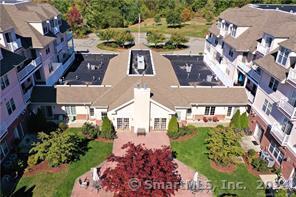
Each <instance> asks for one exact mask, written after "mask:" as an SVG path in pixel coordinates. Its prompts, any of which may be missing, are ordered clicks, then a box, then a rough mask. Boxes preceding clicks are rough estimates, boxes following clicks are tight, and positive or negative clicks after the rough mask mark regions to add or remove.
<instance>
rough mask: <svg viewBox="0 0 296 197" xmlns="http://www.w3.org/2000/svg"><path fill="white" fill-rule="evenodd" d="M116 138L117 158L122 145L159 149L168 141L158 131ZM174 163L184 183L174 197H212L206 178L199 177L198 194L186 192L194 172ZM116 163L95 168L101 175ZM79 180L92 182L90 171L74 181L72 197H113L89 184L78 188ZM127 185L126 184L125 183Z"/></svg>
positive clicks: (114, 148) (115, 152)
mask: <svg viewBox="0 0 296 197" xmlns="http://www.w3.org/2000/svg"><path fill="white" fill-rule="evenodd" d="M117 135H118V138H117V139H115V140H114V143H113V151H112V152H113V154H114V155H117V156H122V155H124V150H122V149H121V147H122V145H124V144H126V143H128V142H132V143H134V144H135V145H137V144H145V146H146V147H147V148H149V149H150V148H151V149H154V148H161V146H169V145H170V140H169V138H168V136H167V135H166V133H165V132H163V131H159V132H150V133H149V134H147V135H146V136H137V135H136V134H134V133H132V132H118V133H117ZM175 162H176V163H177V164H178V169H177V170H178V172H179V173H180V174H181V177H182V180H183V181H184V182H185V185H184V186H183V187H182V188H181V189H180V190H179V191H178V192H176V194H175V196H179V197H183V196H188V197H191V196H192V197H193V196H201V197H208V196H213V194H212V192H211V191H210V190H208V188H207V186H208V185H207V179H206V177H203V176H199V180H200V181H201V185H202V189H201V190H199V191H198V192H195V193H192V192H191V191H189V190H188V187H187V183H188V182H189V181H190V180H192V179H193V176H194V173H195V171H194V170H193V169H191V168H189V167H188V166H186V165H185V164H183V163H182V162H180V161H179V160H175ZM115 165H116V163H114V162H106V161H105V162H103V163H102V164H100V165H98V166H97V167H100V168H101V173H103V172H104V171H105V170H106V169H107V168H109V167H111V168H113V167H115ZM79 178H80V179H81V180H84V179H85V178H87V179H88V180H90V182H91V180H92V175H91V169H90V170H89V171H88V172H86V173H85V174H83V175H82V176H80V177H78V178H77V179H76V181H75V184H74V187H73V190H72V195H71V196H72V197H85V196H89V197H92V196H103V197H109V196H113V193H110V192H106V191H104V190H103V189H101V190H99V191H97V190H96V189H95V188H94V187H92V184H91V183H90V186H89V187H88V188H82V187H80V185H79V183H78V180H79ZM127 184H128V183H127Z"/></svg>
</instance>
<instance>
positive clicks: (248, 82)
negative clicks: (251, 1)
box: [204, 5, 296, 187]
mask: <svg viewBox="0 0 296 197" xmlns="http://www.w3.org/2000/svg"><path fill="white" fill-rule="evenodd" d="M295 12H296V7H295V6H287V7H285V6H278V7H277V6H266V5H247V6H244V7H242V8H230V9H227V10H226V11H224V12H222V13H221V15H220V16H219V19H218V21H217V23H215V24H213V25H212V26H211V27H210V29H209V34H208V36H207V37H206V43H205V50H204V54H205V55H204V61H205V62H206V63H207V65H209V67H211V69H212V70H213V71H214V72H215V73H216V74H217V76H219V78H220V79H221V80H222V81H223V83H224V84H225V85H227V86H230V87H231V86H243V87H245V88H246V91H247V95H248V101H249V105H250V128H251V130H252V131H253V135H254V138H255V139H256V141H257V142H258V143H260V146H261V149H262V152H263V153H262V154H268V160H271V162H274V163H275V165H276V166H279V167H280V168H281V170H282V175H283V177H284V178H285V179H286V180H287V181H289V182H288V183H289V184H290V186H293V187H295V186H296V181H295V180H296V178H295V177H296V175H295V174H296V170H295V169H296V128H295V125H296V122H295V109H296V108H295V107H296V102H295V101H296V88H295V87H296V86H295V85H296V84H295V79H296V78H295V76H296V75H295V63H296V37H295V36H296V13H295Z"/></svg>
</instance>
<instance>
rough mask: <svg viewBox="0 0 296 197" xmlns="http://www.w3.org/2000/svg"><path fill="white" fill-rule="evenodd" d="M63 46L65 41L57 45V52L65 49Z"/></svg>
mask: <svg viewBox="0 0 296 197" xmlns="http://www.w3.org/2000/svg"><path fill="white" fill-rule="evenodd" d="M63 47H64V43H63V42H61V43H59V44H57V45H56V50H57V52H60V51H61V50H62V49H63Z"/></svg>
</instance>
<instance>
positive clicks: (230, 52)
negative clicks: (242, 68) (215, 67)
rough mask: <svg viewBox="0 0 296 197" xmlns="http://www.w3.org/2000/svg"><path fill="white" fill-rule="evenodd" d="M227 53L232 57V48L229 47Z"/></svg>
mask: <svg viewBox="0 0 296 197" xmlns="http://www.w3.org/2000/svg"><path fill="white" fill-rule="evenodd" d="M228 55H229V56H230V57H233V49H230V50H229V52H228Z"/></svg>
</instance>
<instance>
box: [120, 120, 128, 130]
mask: <svg viewBox="0 0 296 197" xmlns="http://www.w3.org/2000/svg"><path fill="white" fill-rule="evenodd" d="M128 128H129V119H128V118H117V129H128Z"/></svg>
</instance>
